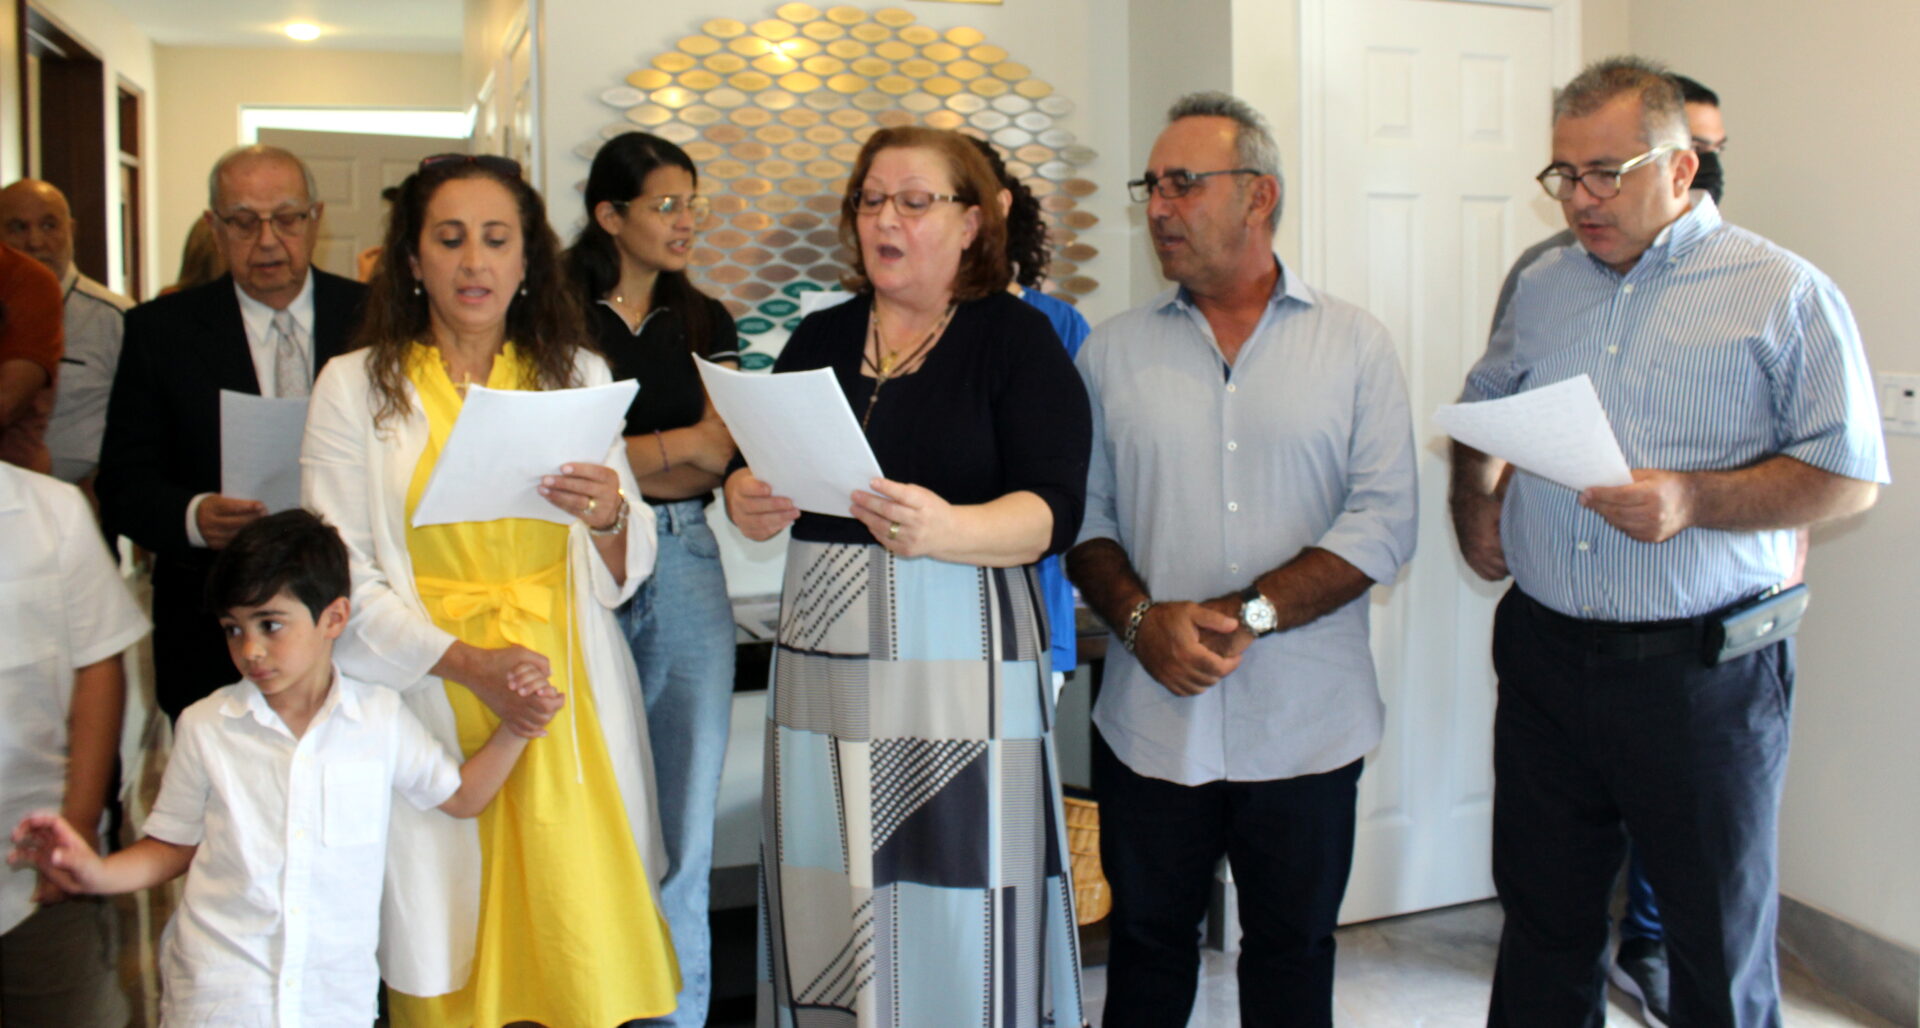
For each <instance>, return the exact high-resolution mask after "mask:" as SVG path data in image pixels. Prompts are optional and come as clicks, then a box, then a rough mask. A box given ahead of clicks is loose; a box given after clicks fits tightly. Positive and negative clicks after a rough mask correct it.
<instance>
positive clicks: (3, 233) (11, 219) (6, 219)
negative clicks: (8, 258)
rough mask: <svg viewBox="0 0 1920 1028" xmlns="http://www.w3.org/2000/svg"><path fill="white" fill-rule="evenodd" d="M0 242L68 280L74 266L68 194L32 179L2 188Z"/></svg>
mask: <svg viewBox="0 0 1920 1028" xmlns="http://www.w3.org/2000/svg"><path fill="white" fill-rule="evenodd" d="M0 242H4V243H6V244H7V245H8V246H11V247H13V248H14V249H16V250H19V251H20V252H21V253H24V254H26V255H27V256H29V257H32V258H33V259H34V260H36V261H39V262H40V263H42V264H44V265H46V266H47V268H48V269H49V270H51V271H52V272H53V273H54V275H55V276H57V277H59V278H61V279H65V278H66V277H67V268H69V267H71V266H72V265H73V209H72V208H71V207H69V206H67V197H66V194H65V193H62V192H60V190H59V189H58V188H56V187H55V186H54V185H53V184H52V183H49V182H42V181H40V180H39V179H32V178H26V179H21V180H20V181H18V182H15V183H14V184H13V185H10V186H8V187H7V188H5V189H0Z"/></svg>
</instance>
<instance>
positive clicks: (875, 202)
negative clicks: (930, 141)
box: [847, 189, 973, 218]
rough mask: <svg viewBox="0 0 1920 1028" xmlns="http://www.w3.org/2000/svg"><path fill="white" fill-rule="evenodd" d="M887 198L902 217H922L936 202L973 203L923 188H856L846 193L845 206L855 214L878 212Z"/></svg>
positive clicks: (962, 197) (962, 198)
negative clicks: (889, 189) (895, 189)
mask: <svg viewBox="0 0 1920 1028" xmlns="http://www.w3.org/2000/svg"><path fill="white" fill-rule="evenodd" d="M888 200H892V201H893V209H894V210H895V211H896V212H898V213H899V215H900V216H901V217H903V218H919V217H924V216H925V215H926V213H927V212H928V211H930V210H933V205H934V204H936V203H958V204H971V203H973V201H972V200H969V199H967V198H966V197H964V196H953V195H950V194H947V193H930V192H928V191H926V190H924V189H902V190H900V191H898V192H893V193H882V192H881V191H879V190H878V189H858V190H855V191H853V192H851V193H848V194H847V206H849V207H852V208H853V210H854V213H856V214H879V213H880V208H882V207H885V206H886V205H887V201H888Z"/></svg>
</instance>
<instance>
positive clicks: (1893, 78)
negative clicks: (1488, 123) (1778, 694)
mask: <svg viewBox="0 0 1920 1028" xmlns="http://www.w3.org/2000/svg"><path fill="white" fill-rule="evenodd" d="M1809 10H1810V9H1809V8H1808V6H1807V5H1806V4H1805V3H1802V2H1799V0H1692V2H1690V3H1684V4H1676V3H1672V2H1670V0H1633V4H1632V41H1633V48H1634V49H1635V50H1636V51H1638V52H1640V53H1643V54H1647V55H1649V56H1652V57H1657V58H1660V59H1663V60H1665V61H1667V62H1668V63H1670V64H1671V65H1672V66H1673V67H1675V68H1678V69H1680V70H1682V71H1685V72H1686V73H1687V74H1689V75H1692V76H1694V77H1695V78H1698V79H1700V80H1701V81H1703V82H1705V83H1707V84H1708V85H1710V86H1711V87H1713V88H1714V89H1715V90H1716V91H1718V92H1719V94H1720V97H1721V101H1722V105H1723V106H1722V110H1723V112H1724V114H1725V116H1726V121H1727V131H1728V134H1729V136H1730V138H1731V139H1732V140H1733V143H1732V145H1731V146H1730V147H1729V148H1728V151H1727V155H1726V166H1727V202H1726V205H1725V210H1726V214H1727V217H1728V219H1729V220H1731V221H1733V222H1735V223H1737V224H1740V225H1744V226H1746V227H1748V228H1751V229H1753V230H1755V231H1757V232H1759V233H1761V234H1762V235H1765V236H1767V237H1768V238H1770V239H1772V240H1774V241H1775V242H1777V243H1779V244H1780V245H1782V246H1785V247H1787V248H1789V249H1791V250H1794V251H1796V252H1798V253H1800V254H1801V255H1803V256H1805V257H1807V258H1808V259H1810V260H1812V261H1813V262H1814V263H1815V264H1817V265H1818V266H1819V267H1820V268H1821V270H1823V271H1825V272H1826V273H1827V274H1829V275H1831V276H1832V277H1833V279H1834V281H1835V282H1837V283H1838V284H1839V286H1840V288H1841V289H1842V290H1843V291H1845V293H1846V295H1847V299H1848V300H1849V301H1850V302H1851V304H1852V306H1853V310H1854V314H1855V315H1856V317H1857V318H1858V319H1859V322H1860V330H1861V333H1862V334H1863V335H1864V337H1865V339H1866V345H1867V356H1868V359H1869V361H1870V362H1871V363H1872V365H1873V367H1874V368H1875V369H1876V370H1882V371H1920V333H1916V331H1915V328H1916V326H1915V315H1914V305H1913V289H1914V286H1913V266H1914V265H1913V258H1912V252H1913V227H1914V226H1915V225H1920V194H1916V193H1915V191H1914V190H1913V189H1912V188H1910V184H1911V183H1912V181H1913V178H1914V169H1915V168H1916V167H1920V134H1917V133H1915V131H1914V130H1913V125H1912V120H1911V118H1909V117H1906V116H1905V113H1904V112H1905V111H1906V108H1907V107H1908V106H1909V104H1910V102H1911V100H1912V99H1913V98H1914V97H1917V96H1920V63H1916V62H1915V61H1914V58H1913V55H1914V53H1915V52H1916V51H1917V50H1920V20H1917V19H1916V18H1915V17H1914V15H1913V6H1912V3H1911V0H1827V2H1825V3H1822V4H1820V5H1819V6H1818V10H1817V14H1814V15H1811V16H1810V13H1809ZM1887 443H1888V447H1887V448H1888V451H1889V457H1890V460H1891V463H1892V467H1893V478H1894V485H1893V486H1892V487H1891V488H1889V489H1887V490H1886V491H1885V492H1884V493H1883V494H1882V496H1881V500H1880V503H1879V505H1878V506H1877V507H1875V508H1874V509H1873V510H1872V511H1870V512H1869V513H1868V514H1866V515H1865V516H1863V517H1860V518H1856V519H1853V520H1851V521H1848V522H1845V523H1842V524H1838V525H1832V526H1828V527H1826V528H1823V529H1821V530H1819V531H1817V532H1816V533H1815V535H1814V546H1813V552H1812V556H1811V559H1810V561H1809V569H1808V576H1807V577H1808V581H1809V583H1810V584H1811V586H1812V589H1813V594H1814V601H1813V607H1812V608H1811V609H1810V610H1809V612H1808V614H1807V621H1806V627H1805V629H1804V630H1803V631H1802V633H1801V640H1800V645H1801V650H1800V653H1801V662H1800V678H1799V683H1798V688H1797V690H1796V693H1795V697H1794V703H1795V707H1796V709H1795V712H1794V740H1793V759H1792V764H1791V769H1790V770H1789V772H1788V776H1787V798H1786V806H1785V811H1784V820H1783V823H1782V825H1781V873H1782V882H1781V887H1782V890H1783V891H1784V892H1786V893H1787V894H1788V895H1790V896H1793V897H1794V898H1796V899H1799V900H1802V901H1804V902H1806V903H1809V904H1812V905H1814V906H1816V907H1820V908H1822V909H1824V910H1826V911H1828V912H1830V913H1833V914H1836V915H1839V916H1841V917H1843V918H1846V919H1847V920H1850V921H1853V922H1854V923H1856V924H1859V925H1861V926H1863V927H1866V928H1868V929H1869V930H1872V931H1874V932H1876V933H1878V934H1880V935H1882V936H1885V937H1888V938H1891V939H1893V940H1895V941H1897V942H1900V943H1903V944H1905V945H1907V946H1910V947H1915V948H1920V870H1916V867H1920V864H1917V863H1916V857H1915V854H1917V853H1920V745H1916V744H1915V739H1916V733H1917V732H1920V685H1917V684H1916V668H1917V667H1920V633H1916V632H1915V631H1914V627H1913V626H1914V616H1913V608H1911V607H1909V606H1908V603H1909V601H1910V600H1911V599H1912V595H1913V593H1912V585H1911V582H1912V580H1911V579H1909V578H1908V577H1907V576H1908V575H1912V574H1914V573H1915V572H1916V571H1920V533H1916V532H1915V531H1914V529H1913V526H1914V524H1915V522H1916V520H1920V489H1916V488H1915V483H1916V482H1920V440H1916V439H1915V438H1913V437H1901V436H1896V437H1893V438H1890V439H1889V440H1888V441H1887Z"/></svg>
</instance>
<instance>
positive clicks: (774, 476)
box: [698, 360, 880, 518]
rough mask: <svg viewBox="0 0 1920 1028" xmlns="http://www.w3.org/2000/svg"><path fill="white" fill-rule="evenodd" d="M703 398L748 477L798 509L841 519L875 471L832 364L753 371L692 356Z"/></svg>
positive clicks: (876, 463)
mask: <svg viewBox="0 0 1920 1028" xmlns="http://www.w3.org/2000/svg"><path fill="white" fill-rule="evenodd" d="M698 364H699V365H700V380H701V381H702V382H704V383H706V386H707V396H708V397H709V398H711V399H712V400H713V407H714V409H715V410H717V411H719V412H720V418H721V420H723V421H725V422H726V423H727V431H729V432H732V433H733V441H734V442H735V443H738V444H739V446H740V452H741V453H742V454H745V455H746V458H747V464H748V466H749V467H751V468H752V469H753V475H754V477H755V478H758V479H759V480H760V481H762V482H765V483H767V484H768V485H771V486H772V487H773V494H774V495H775V496H785V497H787V498H788V499H791V500H792V501H793V504H794V506H796V507H799V508H800V509H801V510H806V511H812V512H814V513H816V514H831V515H834V516H836V517H843V518H844V517H848V516H849V515H848V513H847V512H848V510H850V509H851V508H852V506H853V492H854V490H856V489H858V490H866V491H871V489H872V485H871V484H870V483H871V482H872V480H873V479H876V478H879V477H880V462H879V461H878V460H876V459H875V458H874V456H873V447H871V446H868V445H867V437H866V435H865V434H864V433H862V432H861V431H860V423H859V422H857V421H855V420H853V408H851V407H848V406H847V398H846V396H845V395H844V394H843V393H841V392H840V383H839V381H838V380H837V379H835V378H834V376H833V369H831V368H816V369H814V370H812V371H795V372H789V373H787V374H783V375H756V374H750V373H748V372H744V371H734V370H733V369H731V368H723V367H721V366H720V365H718V364H714V363H712V362H710V361H704V360H703V361H699V362H698Z"/></svg>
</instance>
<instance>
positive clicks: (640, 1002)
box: [388, 343, 680, 1028]
mask: <svg viewBox="0 0 1920 1028" xmlns="http://www.w3.org/2000/svg"><path fill="white" fill-rule="evenodd" d="M529 371H530V368H529V366H528V365H527V364H526V362H525V361H524V360H523V359H521V358H520V357H519V356H518V355H517V354H516V353H515V351H514V347H513V345H512V344H511V343H509V344H508V345H507V346H506V348H505V350H504V351H503V352H502V353H501V355H500V356H499V357H497V358H496V359H495V360H494V362H493V369H492V372H491V373H490V374H489V376H488V379H487V383H486V384H487V387H488V388H490V389H517V388H521V387H522V385H521V383H522V382H524V381H526V380H528V379H529V378H530V375H529V374H528V372H529ZM407 373H408V377H409V378H410V379H411V380H412V382H413V384H414V387H415V388H416V389H417V390H418V392H419V396H420V402H421V404H422V406H423V407H424V408H425V410H426V415H427V422H428V426H429V439H428V442H427V447H426V450H425V451H424V452H423V453H422V454H421V455H420V463H419V464H418V465H417V466H415V468H414V472H413V481H412V484H411V485H410V486H409V488H408V489H407V520H408V522H409V523H411V522H412V520H413V511H414V508H415V507H416V506H418V505H419V502H420V495H421V493H422V492H423V491H424V490H425V488H426V484H427V479H428V477H429V476H430V475H431V474H432V472H433V467H434V464H435V462H436V461H437V460H438V459H439V456H440V450H441V447H442V446H444V445H445V444H446V441H447V434H448V433H449V432H450V431H452V429H453V423H454V419H455V418H457V417H458V416H459V414H460V406H461V396H460V393H459V392H458V391H457V390H455V388H454V386H453V383H452V381H451V380H449V379H448V377H447V373H446V369H445V367H444V366H443V365H442V364H441V362H440V358H439V354H438V352H437V351H435V350H433V349H432V348H430V347H426V346H423V345H417V344H416V346H415V347H414V350H413V353H412V358H411V361H410V363H409V366H408V371H407ZM532 428H533V426H529V429H530V430H531V429H532ZM407 550H408V553H409V554H410V555H411V557H412V560H413V574H414V581H415V583H416V584H417V586H418V588H419V590H420V596H421V599H422V600H423V601H425V603H426V607H427V610H428V612H429V613H430V614H431V615H432V617H433V622H434V624H436V625H439V626H440V627H441V628H443V629H445V630H446V631H448V632H451V633H453V634H454V635H456V636H458V637H459V638H460V639H461V640H462V641H464V642H467V643H470V644H472V645H474V646H481V647H488V648H494V647H500V646H504V645H507V644H508V643H517V644H519V645H522V646H525V647H527V648H529V649H532V650H536V651H538V652H539V653H541V654H543V655H544V656H545V657H546V658H547V659H548V660H549V661H550V662H551V663H552V667H553V674H552V677H551V681H552V683H553V685H554V687H555V688H557V689H559V690H560V691H561V692H563V693H566V695H567V702H566V705H565V706H564V707H563V708H562V709H561V711H560V713H559V714H558V715H556V716H555V717H554V719H553V721H552V723H551V724H549V725H548V726H547V735H546V737H545V738H543V739H536V740H534V741H533V744H532V745H530V746H528V747H527V749H526V752H525V754H524V755H523V756H521V758H520V763H519V765H518V766H516V767H515V768H514V770H513V774H512V776H511V777H509V778H508V779H507V783H506V785H505V787H504V788H502V789H501V790H500V795H499V797H498V798H496V799H495V800H494V801H493V803H492V804H491V805H490V806H488V807H487V809H486V811H485V812H484V813H482V814H481V815H480V825H479V828H480V864H481V879H480V881H481V896H480V927H479V933H480V937H479V939H478V941H477V944H476V946H475V953H474V963H473V973H472V976H471V977H470V978H469V979H468V980H467V984H466V987H465V988H463V989H461V990H459V991H457V992H452V993H448V994H447V995H444V996H432V997H420V996H409V995H404V994H402V993H399V992H389V994H388V1001H389V1008H390V1010H391V1013H392V1015H393V1023H394V1025H395V1026H396V1028H468V1026H472V1028H495V1026H499V1025H504V1024H509V1023H511V1022H515V1021H532V1022H535V1023H538V1024H541V1025H545V1026H547V1028H613V1026H615V1025H619V1024H621V1023H622V1022H625V1021H628V1020H631V1019H634V1018H641V1017H650V1016H656V1015H659V1014H663V1013H666V1012H668V1011H671V1010H672V1009H673V1007H674V995H675V994H676V993H677V992H678V991H679V989H680V972H679V968H678V966H677V965H676V963H675V961H674V955H673V944H672V943H671V942H670V941H669V940H668V936H667V925H666V920H665V919H664V918H663V917H661V915H660V913H659V911H658V910H657V909H656V908H655V907H654V903H653V894H652V891H651V890H650V889H649V887H648V884H647V873H646V869H645V868H644V867H643V866H642V865H641V857H640V854H639V852H638V851H637V849H636V848H635V845H634V841H633V833H632V831H631V830H630V828H629V826H628V823H627V813H626V807H625V806H624V805H623V804H622V803H621V799H620V792H619V786H618V783H617V782H616V781H615V779H614V772H613V765H612V763H611V762H610V761H609V759H608V757H607V747H606V741H605V738H604V737H603V736H602V735H601V733H600V723H599V721H598V719H597V717H596V714H595V711H594V702H593V690H592V688H591V687H590V685H589V683H588V682H587V675H586V666H585V660H584V658H582V657H581V651H580V642H579V636H578V631H577V629H576V628H575V626H574V621H573V616H572V611H571V609H570V607H571V603H570V600H571V596H570V592H569V588H568V587H569V585H570V584H571V583H569V582H568V581H567V580H566V579H567V529H566V528H565V527H564V526H561V525H556V524H553V523H551V522H546V521H538V520H532V519H518V518H512V519H503V520H499V521H487V522H466V523H461V524H452V525H429V526H427V527H424V528H413V527H409V528H408V529H407ZM446 689H447V700H448V702H449V703H451V704H452V706H453V712H454V719H455V723H456V725H457V726H458V730H459V736H460V748H461V750H462V751H464V752H465V753H466V754H468V755H471V754H472V753H473V752H474V751H475V750H478V749H479V748H480V746H481V745H482V744H483V743H485V742H486V740H487V737H488V736H489V735H491V734H492V732H493V729H494V727H495V726H496V725H498V724H499V723H500V719H499V718H497V717H495V716H494V714H493V712H492V711H491V710H489V709H488V708H487V706H486V704H484V703H482V702H481V701H480V699H479V698H478V697H476V696H475V695H474V694H473V693H471V692H469V691H468V690H467V688H466V687H465V686H462V685H459V684H456V683H454V682H452V681H449V682H447V684H446Z"/></svg>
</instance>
